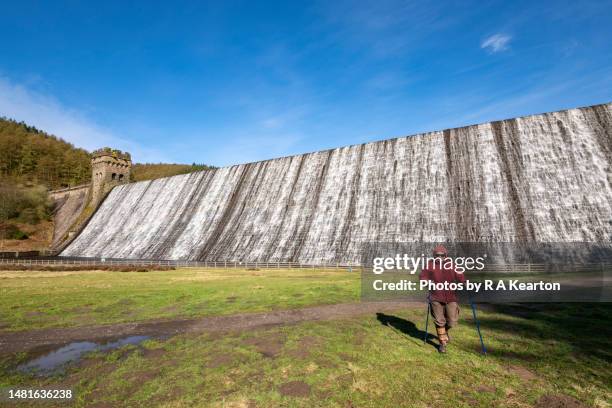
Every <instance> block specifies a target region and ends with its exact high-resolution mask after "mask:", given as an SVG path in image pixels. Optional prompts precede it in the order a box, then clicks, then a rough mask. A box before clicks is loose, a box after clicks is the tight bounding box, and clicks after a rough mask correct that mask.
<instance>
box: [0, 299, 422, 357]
mask: <svg viewBox="0 0 612 408" xmlns="http://www.w3.org/2000/svg"><path fill="white" fill-rule="evenodd" d="M422 306H423V304H421V303H415V302H363V303H344V304H337V305H324V306H312V307H307V308H303V309H293V310H279V311H273V312H264V313H242V314H236V315H231V316H216V317H203V318H199V319H189V320H171V321H167V320H166V321H159V320H153V321H147V322H142V323H120V324H113V325H105V326H86V327H75V328H57V329H43V330H30V331H21V332H1V331H0V354H1V353H15V352H20V351H29V350H33V349H39V348H47V347H51V346H59V345H63V344H66V343H70V342H74V341H106V340H111V339H115V338H118V337H127V336H137V335H139V336H152V337H160V336H172V335H175V334H182V333H205V332H220V331H241V330H248V329H254V328H258V327H266V326H276V325H284V324H293V323H299V322H305V321H315V320H332V319H341V318H347V317H352V316H359V315H365V314H373V313H376V312H390V311H393V310H398V309H401V308H405V307H422Z"/></svg>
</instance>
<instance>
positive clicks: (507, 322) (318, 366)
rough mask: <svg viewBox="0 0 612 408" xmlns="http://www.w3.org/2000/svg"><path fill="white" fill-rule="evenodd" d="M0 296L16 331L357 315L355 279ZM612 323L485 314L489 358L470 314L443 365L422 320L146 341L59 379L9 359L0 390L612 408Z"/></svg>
mask: <svg viewBox="0 0 612 408" xmlns="http://www.w3.org/2000/svg"><path fill="white" fill-rule="evenodd" d="M0 288H1V290H2V296H1V301H0V302H1V303H0V311H1V313H2V315H1V316H2V317H1V319H2V322H3V323H4V329H1V330H4V331H15V330H25V329H33V328H40V327H62V326H64V327H75V326H80V325H86V324H98V323H112V322H123V321H132V320H146V319H172V318H175V317H185V316H189V317H195V316H208V315H228V314H234V313H239V312H252V311H267V310H277V309H284V308H299V307H302V306H305V305H313V304H332V303H338V302H351V301H357V300H358V296H359V292H358V291H359V277H358V274H349V273H348V272H346V271H337V272H320V271H313V270H288V271H237V270H231V271H218V270H191V269H189V270H177V271H168V272H148V273H119V272H104V273H102V272H75V273H70V274H67V273H65V274H62V273H59V274H56V273H35V272H23V273H21V272H20V273H16V272H15V273H10V272H3V273H0ZM611 311H612V307H610V306H609V305H607V304H590V305H587V304H574V305H570V304H568V305H557V304H551V305H540V306H534V305H522V306H512V307H510V306H503V307H502V306H498V307H490V308H487V311H481V314H480V317H481V324H482V330H483V334H484V336H485V340H486V342H487V345H488V347H489V350H490V351H489V354H488V355H487V356H486V357H484V356H482V355H481V354H479V352H478V350H479V340H478V336H477V333H476V331H475V328H474V322H473V321H472V318H471V313H470V311H469V309H468V308H467V307H463V309H462V313H461V323H460V326H459V327H458V328H457V329H456V330H454V331H453V333H452V334H453V337H452V343H451V344H450V346H449V353H448V354H447V355H440V354H438V353H437V352H436V349H435V348H434V346H433V345H432V344H423V341H422V336H423V331H422V330H423V323H424V317H425V310H424V308H407V309H401V310H397V311H394V312H386V313H385V314H378V315H377V314H368V315H363V316H358V317H353V318H345V319H340V320H328V321H316V322H303V323H299V324H292V325H285V326H276V327H268V328H261V329H254V330H247V331H230V332H224V333H207V334H199V335H198V334H180V335H176V336H173V337H170V338H165V339H150V340H146V341H144V342H143V343H141V344H139V345H130V346H125V347H122V348H119V349H116V350H113V351H107V352H94V353H92V354H89V355H88V356H87V357H86V358H84V359H83V360H81V361H80V362H78V363H76V364H74V365H71V366H69V367H67V369H66V371H65V373H59V374H55V375H53V376H50V377H37V376H33V375H27V374H23V373H20V372H18V371H16V370H15V368H16V367H17V365H18V364H20V363H22V362H25V361H28V360H29V359H31V358H32V355H29V354H27V353H18V354H11V355H6V354H1V353H0V388H2V387H7V386H20V387H44V388H71V389H73V390H74V393H75V395H76V398H75V400H74V401H73V404H74V405H75V406H142V407H151V406H167V407H191V406H204V407H532V406H538V407H547V406H555V405H551V404H553V403H565V404H566V405H558V406H566V407H580V406H591V407H602V408H603V407H608V406H609V405H610V403H611V402H612V401H611V398H612V395H611V389H610V385H611V383H612V369H611V367H610V364H609V361H610V360H611V357H612V355H611V353H610V352H609V349H608V347H609V346H608V344H609V338H610V337H609V335H610V334H611V333H610V330H609V328H608V326H607V325H608V323H609V321H610V312H611ZM35 312H38V313H35ZM432 340H433V342H434V343H435V338H434V339H432ZM7 404H9V403H7ZM572 404H573V405H572ZM0 405H2V402H1V401H0ZM51 405H53V404H51ZM8 406H26V405H24V404H22V405H19V404H11V405H8ZM45 406H48V405H45ZM57 406H65V404H64V403H57Z"/></svg>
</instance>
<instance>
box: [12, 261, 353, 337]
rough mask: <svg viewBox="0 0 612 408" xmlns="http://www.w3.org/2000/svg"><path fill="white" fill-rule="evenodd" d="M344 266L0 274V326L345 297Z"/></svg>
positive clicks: (349, 283) (284, 305) (349, 284)
mask: <svg viewBox="0 0 612 408" xmlns="http://www.w3.org/2000/svg"><path fill="white" fill-rule="evenodd" d="M358 297H359V274H358V272H348V271H346V270H327V271H321V270H310V269H300V270H282V269H280V270H277V269H272V270H257V271H253V270H239V269H228V270H223V269H179V270H174V271H149V272H109V271H86V272H83V271H76V272H75V271H71V272H31V271H17V272H7V271H0V330H30V329H37V328H46V327H74V326H83V325H95V324H106V323H119V322H134V321H142V320H148V319H173V318H190V317H201V316H214V315H227V314H235V313H241V312H261V311H269V310H277V309H290V308H298V307H303V306H308V305H318V304H333V303H341V302H352V301H356V300H358Z"/></svg>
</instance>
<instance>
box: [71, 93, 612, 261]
mask: <svg viewBox="0 0 612 408" xmlns="http://www.w3.org/2000/svg"><path fill="white" fill-rule="evenodd" d="M491 240H492V241H496V242H511V241H523V242H525V241H527V242H532V241H535V242H572V241H588V242H597V241H605V242H610V241H611V240H612V104H605V105H597V106H592V107H586V108H580V109H572V110H567V111H561V112H554V113H546V114H541V115H534V116H528V117H522V118H516V119H510V120H503V121H497V122H491V123H485V124H480V125H475V126H468V127H462V128H457V129H450V130H444V131H440V132H431V133H425V134H419V135H414V136H410V137H404V138H398V139H392V140H384V141H380V142H373V143H366V144H361V145H354V146H348V147H342V148H337V149H333V150H327V151H321V152H315V153H308V154H303V155H297V156H291V157H283V158H279V159H274V160H267V161H261V162H256V163H248V164H241V165H236V166H231V167H225V168H220V169H215V170H208V171H201V172H197V173H191V174H187V175H180V176H175V177H168V178H164V179H159V180H155V181H145V182H139V183H133V184H127V185H123V186H119V187H116V188H114V189H113V190H112V191H111V193H110V194H109V196H108V197H107V198H106V200H105V201H104V202H103V203H102V205H101V207H100V208H99V209H98V211H97V213H96V214H95V215H94V217H93V218H92V219H91V221H90V222H89V224H88V225H87V226H86V228H85V229H84V230H83V231H82V232H81V234H80V235H79V236H78V237H76V239H75V240H74V241H73V242H72V243H71V244H70V245H69V246H68V248H66V249H65V250H64V251H63V253H62V255H63V256H86V257H108V258H136V259H182V260H210V261H223V260H228V261H230V260H231V261H234V260H238V261H294V262H301V263H323V262H356V263H358V262H359V261H360V259H361V255H362V252H363V250H364V246H365V245H367V244H368V243H372V242H406V241H407V242H413V241H469V242H477V241H491Z"/></svg>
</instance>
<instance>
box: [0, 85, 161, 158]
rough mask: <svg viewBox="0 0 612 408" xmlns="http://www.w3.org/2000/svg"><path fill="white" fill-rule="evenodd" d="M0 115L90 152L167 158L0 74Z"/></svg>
mask: <svg viewBox="0 0 612 408" xmlns="http://www.w3.org/2000/svg"><path fill="white" fill-rule="evenodd" d="M0 116H6V117H8V118H11V119H15V120H17V121H23V122H25V123H27V124H28V125H33V126H36V127H37V128H39V129H41V130H44V131H45V132H47V133H50V134H53V135H55V136H57V137H61V138H62V139H64V140H66V141H68V142H70V143H72V144H74V145H75V146H77V147H81V148H85V149H87V150H90V151H91V150H94V149H97V148H100V147H103V146H109V147H113V148H116V149H121V150H124V151H128V152H130V153H131V154H132V158H133V159H134V160H135V161H138V162H159V161H167V157H166V156H165V154H163V153H161V152H159V151H157V150H155V149H150V148H146V147H143V146H142V145H140V144H138V143H135V142H133V141H130V140H128V139H126V138H125V137H123V136H122V135H118V134H116V133H115V132H113V131H111V130H109V129H106V128H104V127H103V126H100V125H98V124H96V123H95V121H93V120H92V119H90V118H88V117H87V116H86V115H84V114H83V113H82V112H80V111H78V110H76V109H71V108H69V107H67V106H64V105H63V104H62V103H61V102H60V101H58V100H57V99H56V98H54V97H53V96H51V95H46V94H44V93H41V92H37V91H35V90H32V89H30V88H28V87H26V86H24V85H20V84H16V83H13V82H11V81H10V80H8V79H7V78H5V77H0Z"/></svg>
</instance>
